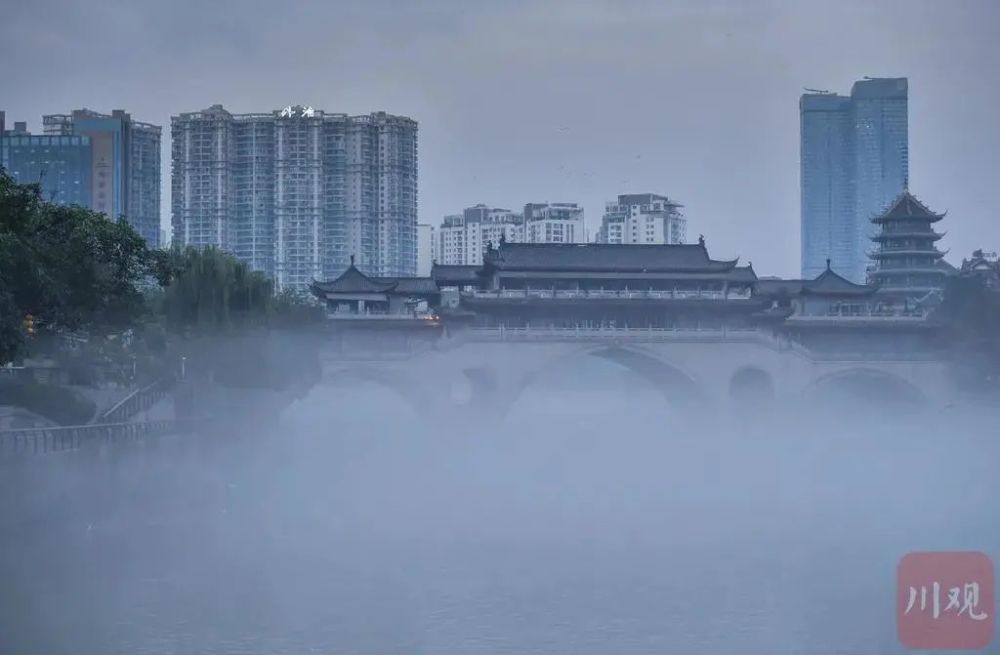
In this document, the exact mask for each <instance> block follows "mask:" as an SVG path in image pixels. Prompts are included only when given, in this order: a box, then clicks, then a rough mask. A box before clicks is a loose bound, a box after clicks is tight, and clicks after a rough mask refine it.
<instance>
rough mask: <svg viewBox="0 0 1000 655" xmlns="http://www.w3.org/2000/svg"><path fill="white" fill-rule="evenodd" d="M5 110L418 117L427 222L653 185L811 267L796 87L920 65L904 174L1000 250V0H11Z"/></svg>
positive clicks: (710, 221)
mask: <svg viewBox="0 0 1000 655" xmlns="http://www.w3.org/2000/svg"><path fill="white" fill-rule="evenodd" d="M0 9H2V11H0V61H3V62H4V76H3V80H2V81H0V109H6V110H7V120H8V123H10V122H13V121H14V120H27V121H28V122H29V126H30V127H31V128H32V129H35V130H40V128H41V115H42V114H43V113H59V112H67V111H69V110H71V109H74V108H79V107H83V106H86V107H89V108H92V109H97V110H101V111H110V110H111V109H114V108H124V109H126V110H128V111H130V112H131V113H132V115H133V117H135V118H136V119H138V120H143V121H148V122H152V123H156V124H159V125H163V126H164V143H163V153H164V160H163V161H164V169H163V175H164V185H163V189H164V196H163V220H164V223H165V224H166V223H168V222H169V210H170V198H169V191H170V189H169V152H170V149H169V124H170V116H171V115H174V114H177V113H180V112H182V111H194V110H198V109H202V108H204V107H207V106H209V105H211V104H213V103H222V104H224V105H225V106H226V107H227V108H228V109H230V110H232V111H234V112H250V111H270V110H272V109H277V108H280V107H284V106H286V105H289V104H304V105H312V106H314V107H316V108H319V109H323V110H326V111H329V112H347V113H352V114H357V113H367V112H370V111H376V110H384V111H388V112H390V113H396V114H404V115H408V116H410V117H412V118H414V119H416V120H417V121H419V123H420V136H419V138H420V146H419V165H420V221H421V222H425V223H434V224H438V223H440V220H441V217H442V216H443V215H444V214H447V213H454V212H457V211H459V210H461V208H462V207H465V206H468V205H472V204H475V203H477V202H484V203H487V204H490V205H494V206H501V207H510V208H520V207H521V206H522V205H523V204H524V203H526V202H544V201H550V202H579V203H581V204H582V205H583V206H584V207H585V209H586V214H587V221H588V224H589V226H590V228H591V230H592V231H593V230H594V229H596V226H597V225H599V223H600V216H601V211H602V209H603V205H604V202H605V201H606V200H610V199H613V198H614V197H615V196H616V195H617V194H619V193H639V192H647V191H649V192H655V193H662V194H666V195H669V196H671V197H673V198H675V199H677V200H678V201H680V202H681V203H683V204H684V205H685V213H686V215H687V217H688V221H689V223H688V235H689V240H691V241H693V240H694V239H696V238H697V235H698V234H704V235H705V237H706V239H707V241H708V245H709V249H710V252H711V253H712V254H713V256H717V257H731V256H737V255H738V256H740V257H741V258H742V261H744V262H746V261H747V260H749V261H752V262H753V264H754V266H755V268H756V269H757V271H758V274H761V275H766V274H779V275H783V276H795V275H797V274H798V268H799V169H798V165H799V164H798V160H799V150H798V147H799V146H798V143H799V141H798V139H799V119H798V97H799V95H800V93H801V92H802V89H803V87H814V88H821V89H830V90H834V91H838V92H841V93H847V92H848V91H849V90H850V85H851V83H852V82H853V81H854V80H856V79H859V78H861V77H863V76H865V75H871V76H887V77H888V76H907V77H909V78H910V180H911V190H912V191H914V193H916V195H918V196H919V197H920V198H922V199H923V200H925V201H926V202H927V203H928V204H929V205H930V206H931V207H932V208H933V209H937V210H945V209H946V210H948V211H949V215H948V218H947V219H946V221H945V222H944V223H943V224H942V229H945V230H947V231H948V236H947V238H946V239H945V240H944V241H943V247H945V248H950V249H951V255H950V256H949V259H950V260H952V261H960V260H961V258H962V256H966V255H967V254H968V253H969V252H970V251H971V250H972V249H974V248H976V247H979V246H985V247H987V248H988V249H1000V214H998V213H997V211H996V209H995V207H996V206H997V203H996V202H991V201H990V199H989V197H990V195H991V192H992V191H994V190H995V187H996V186H997V184H998V183H1000V176H998V174H997V173H998V168H997V153H998V152H1000V72H998V65H1000V64H998V62H1000V2H998V1H997V0H951V1H948V2H945V1H943V0H942V1H936V2H930V1H922V0H894V1H889V2H887V1H884V0H880V1H879V2H868V1H865V2H849V1H846V0H824V1H823V2H806V1H804V0H796V1H789V2H765V1H761V2H752V1H750V0H738V1H733V2H709V1H706V0H699V1H694V2H669V1H667V0H660V1H655V2H641V1H636V2H611V1H608V2H598V1H579V2H556V1H553V2H542V1H537V2H516V1H513V0H502V1H500V0H497V1H490V2H474V1H473V0H448V1H444V0H442V1H440V2H409V1H406V2H403V1H400V2H389V1H387V0H367V1H364V2H362V1H358V2H334V1H328V2H314V3H305V2H293V1H284V2H281V1H274V0H270V1H268V2H259V1H258V0H214V1H212V2H206V1H204V0H172V1H169V2H168V1H159V2H148V1H146V0H102V1H101V2H76V1H67V0H32V1H31V2H25V1H24V0H0Z"/></svg>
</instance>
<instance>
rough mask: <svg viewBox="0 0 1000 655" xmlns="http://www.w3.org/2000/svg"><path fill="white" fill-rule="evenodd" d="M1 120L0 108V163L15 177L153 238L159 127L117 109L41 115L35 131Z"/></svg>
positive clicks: (155, 236) (50, 196) (157, 236)
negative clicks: (9, 126) (39, 131)
mask: <svg viewBox="0 0 1000 655" xmlns="http://www.w3.org/2000/svg"><path fill="white" fill-rule="evenodd" d="M2 125H3V116H2V112H0V135H2V136H0V165H2V166H3V167H4V168H5V169H6V170H8V171H9V172H10V174H11V175H12V176H13V177H14V179H16V180H18V181H19V182H25V183H29V182H30V183H39V184H41V187H42V194H43V196H44V197H45V198H46V199H47V200H50V201H53V202H58V203H62V204H71V205H80V206H82V207H88V208H90V209H93V210H95V211H99V212H102V213H104V214H107V215H108V216H109V217H111V218H118V217H121V216H124V217H125V219H126V220H127V221H128V222H129V224H130V225H132V227H134V228H135V229H136V231H137V232H138V233H139V234H140V235H142V237H143V239H145V240H146V243H147V244H149V245H150V246H152V247H156V246H157V245H158V244H159V241H160V131H161V130H160V127H159V126H156V125H150V124H148V123H140V122H138V121H133V120H132V117H131V116H130V115H129V114H127V113H125V112H124V111H122V110H120V109H116V110H115V111H113V112H111V114H110V115H109V114H99V113H97V112H93V111H90V110H88V109H80V110H77V111H74V112H72V113H71V114H54V115H48V116H44V117H42V125H43V128H44V134H40V135H39V134H30V133H29V132H28V130H27V127H26V125H25V123H21V122H18V123H15V124H14V129H13V130H7V129H6V128H5V127H3V126H2Z"/></svg>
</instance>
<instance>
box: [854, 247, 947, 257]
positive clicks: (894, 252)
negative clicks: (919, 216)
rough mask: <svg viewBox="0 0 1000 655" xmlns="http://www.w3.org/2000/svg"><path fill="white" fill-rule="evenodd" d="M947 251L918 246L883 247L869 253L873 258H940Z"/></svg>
mask: <svg viewBox="0 0 1000 655" xmlns="http://www.w3.org/2000/svg"><path fill="white" fill-rule="evenodd" d="M944 255H945V253H943V252H941V251H940V250H917V249H916V248H905V249H904V248H894V249H890V250H886V249H882V250H875V251H874V252H870V253H868V256H869V257H871V258H872V259H892V258H893V257H914V256H917V257H934V258H935V259H939V258H941V257H944Z"/></svg>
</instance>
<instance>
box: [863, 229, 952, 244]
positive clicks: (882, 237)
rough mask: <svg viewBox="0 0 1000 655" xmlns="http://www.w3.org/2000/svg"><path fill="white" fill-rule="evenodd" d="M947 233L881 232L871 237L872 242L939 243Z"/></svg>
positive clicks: (915, 231)
mask: <svg viewBox="0 0 1000 655" xmlns="http://www.w3.org/2000/svg"><path fill="white" fill-rule="evenodd" d="M945 234H946V233H945V232H935V231H933V230H930V231H927V230H924V231H917V230H914V231H912V232H879V233H878V234H875V235H873V236H872V237H871V240H872V241H878V242H883V241H889V240H892V239H930V240H931V241H937V240H938V239H941V238H943V237H944V236H945Z"/></svg>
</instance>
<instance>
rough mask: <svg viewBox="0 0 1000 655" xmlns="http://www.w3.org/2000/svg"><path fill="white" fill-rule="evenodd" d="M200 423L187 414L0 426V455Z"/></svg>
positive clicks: (176, 430) (47, 450) (186, 427)
mask: <svg viewBox="0 0 1000 655" xmlns="http://www.w3.org/2000/svg"><path fill="white" fill-rule="evenodd" d="M204 423H205V420H204V419H194V418H188V419H169V420H162V421H141V422H131V423H101V424H94V425H71V426H62V427H55V428H25V429H20V430H0V459H3V458H9V457H16V456H19V455H45V454H49V453H58V452H65V451H70V450H79V449H80V448H82V447H84V446H87V445H90V444H96V443H115V442H122V441H135V440H137V439H140V438H143V437H153V436H162V435H167V434H178V433H182V432H188V431H191V430H194V429H196V428H198V427H200V426H201V425H203V424H204Z"/></svg>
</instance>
